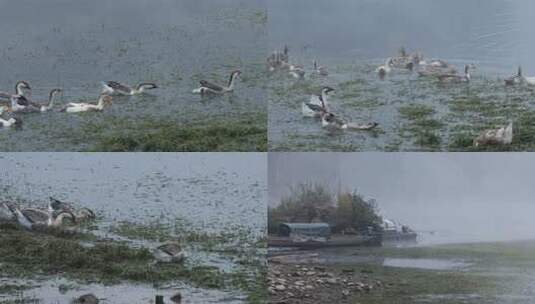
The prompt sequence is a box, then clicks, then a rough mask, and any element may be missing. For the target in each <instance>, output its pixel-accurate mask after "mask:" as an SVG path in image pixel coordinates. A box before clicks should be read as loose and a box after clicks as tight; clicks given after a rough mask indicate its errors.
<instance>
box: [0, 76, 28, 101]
mask: <svg viewBox="0 0 535 304" xmlns="http://www.w3.org/2000/svg"><path fill="white" fill-rule="evenodd" d="M31 91H32V88H31V87H30V84H29V83H28V82H27V81H24V80H20V81H18V82H17V83H16V84H15V94H10V93H7V92H0V98H3V99H7V100H10V99H11V97H12V96H13V95H19V96H25V97H26V98H29V96H30V95H31Z"/></svg>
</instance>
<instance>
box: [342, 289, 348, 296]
mask: <svg viewBox="0 0 535 304" xmlns="http://www.w3.org/2000/svg"><path fill="white" fill-rule="evenodd" d="M342 296H344V297H347V296H349V290H347V289H344V290H342Z"/></svg>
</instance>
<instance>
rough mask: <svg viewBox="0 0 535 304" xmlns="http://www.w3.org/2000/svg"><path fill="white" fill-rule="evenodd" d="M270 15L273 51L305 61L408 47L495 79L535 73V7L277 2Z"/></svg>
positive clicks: (473, 2)
mask: <svg viewBox="0 0 535 304" xmlns="http://www.w3.org/2000/svg"><path fill="white" fill-rule="evenodd" d="M268 11H269V36H270V46H271V48H272V49H276V48H281V46H282V45H284V44H289V45H290V49H291V51H293V54H296V52H297V53H299V54H298V56H299V57H303V56H306V55H310V56H311V57H320V58H321V59H323V61H326V60H328V59H330V58H329V57H332V58H338V59H342V58H344V59H347V58H351V59H353V60H363V59H373V58H386V57H389V56H392V55H394V54H395V53H396V52H397V50H398V49H399V48H400V46H402V45H403V46H405V47H406V48H408V49H409V50H414V49H417V50H421V51H422V52H423V53H424V55H426V57H432V58H433V57H434V58H436V57H439V58H443V59H448V60H450V61H452V62H456V61H457V62H459V61H465V62H466V61H473V62H476V63H478V64H479V65H480V66H478V68H484V69H485V72H487V73H493V72H495V73H497V74H510V73H512V72H514V67H515V66H517V65H519V64H522V65H523V66H524V68H525V72H526V73H528V74H535V61H533V60H532V57H533V54H534V53H535V40H533V39H531V38H530V37H531V35H532V29H533V28H534V27H535V20H534V19H533V18H532V12H533V11H535V2H533V1H528V0H514V1H504V0H454V1H443V0H411V1H398V0H359V1H351V0H333V1H324V0H312V1H310V0H295V1H285V0H271V1H268ZM291 54H292V53H291ZM294 58H295V57H294ZM300 63H301V64H303V62H300ZM304 63H308V62H304Z"/></svg>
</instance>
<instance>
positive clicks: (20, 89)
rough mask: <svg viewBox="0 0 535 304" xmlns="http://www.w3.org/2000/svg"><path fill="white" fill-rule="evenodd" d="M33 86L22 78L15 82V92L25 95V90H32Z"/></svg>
mask: <svg viewBox="0 0 535 304" xmlns="http://www.w3.org/2000/svg"><path fill="white" fill-rule="evenodd" d="M31 90H32V88H31V87H30V84H29V83H28V82H27V81H24V80H20V81H18V82H17V84H15V92H16V93H17V95H24V92H25V91H31Z"/></svg>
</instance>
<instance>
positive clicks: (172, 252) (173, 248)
mask: <svg viewBox="0 0 535 304" xmlns="http://www.w3.org/2000/svg"><path fill="white" fill-rule="evenodd" d="M153 255H154V258H155V259H156V260H157V261H158V262H162V263H181V262H183V261H184V259H186V257H187V256H186V253H185V252H184V251H183V250H182V248H181V246H180V244H179V243H177V242H167V243H165V244H163V245H160V246H158V247H156V249H154V250H153Z"/></svg>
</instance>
